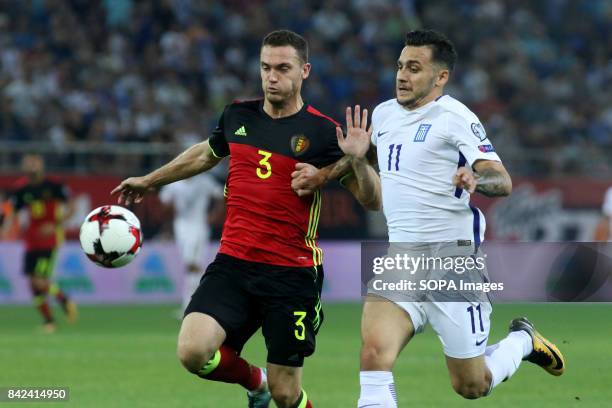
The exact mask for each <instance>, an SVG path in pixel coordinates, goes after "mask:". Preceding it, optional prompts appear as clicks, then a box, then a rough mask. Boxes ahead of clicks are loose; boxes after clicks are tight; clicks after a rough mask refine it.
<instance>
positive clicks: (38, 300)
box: [34, 295, 53, 323]
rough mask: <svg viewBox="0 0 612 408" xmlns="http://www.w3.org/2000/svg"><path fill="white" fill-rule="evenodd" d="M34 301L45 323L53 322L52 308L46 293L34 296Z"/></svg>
mask: <svg viewBox="0 0 612 408" xmlns="http://www.w3.org/2000/svg"><path fill="white" fill-rule="evenodd" d="M34 303H35V304H36V308H37V309H38V311H39V312H40V314H41V315H42V317H43V319H44V320H45V323H52V322H53V316H52V315H51V308H50V307H49V302H47V297H46V296H45V295H37V296H34Z"/></svg>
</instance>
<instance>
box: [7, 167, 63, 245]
mask: <svg viewBox="0 0 612 408" xmlns="http://www.w3.org/2000/svg"><path fill="white" fill-rule="evenodd" d="M67 199H68V192H67V189H66V187H64V186H63V185H62V184H60V183H57V182H55V181H53V180H51V179H49V178H45V179H44V180H43V181H42V182H41V183H39V184H31V183H29V182H28V180H27V179H25V178H24V179H21V180H19V181H18V187H17V189H16V190H15V192H14V193H13V197H12V202H13V206H14V207H15V212H20V211H22V210H25V211H27V215H28V226H27V227H26V229H25V231H24V240H25V244H26V250H28V251H31V250H38V249H54V248H55V247H57V245H59V243H60V241H61V240H62V239H63V229H62V226H61V221H62V214H61V211H62V204H63V203H64V202H66V200H67ZM49 225H50V226H51V227H52V228H53V229H52V230H51V231H49V233H43V230H44V228H49V227H48V226H49ZM46 226H47V227H46Z"/></svg>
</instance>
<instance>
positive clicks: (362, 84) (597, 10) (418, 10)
mask: <svg viewBox="0 0 612 408" xmlns="http://www.w3.org/2000/svg"><path fill="white" fill-rule="evenodd" d="M421 27H428V28H435V29H438V30H440V31H442V32H444V33H446V34H447V35H448V36H449V38H450V39H451V40H452V41H453V42H454V43H455V44H456V46H457V49H458V53H459V63H458V66H457V69H456V72H455V73H454V74H453V77H452V80H451V83H450V86H448V88H447V93H448V94H450V95H452V96H454V97H456V98H458V99H459V100H461V101H463V102H464V103H465V104H467V105H468V106H469V107H470V108H471V109H472V110H473V111H474V112H475V113H476V114H477V115H479V117H480V118H481V120H482V121H483V123H484V124H485V128H486V129H487V133H488V134H489V135H490V136H491V139H492V140H493V142H494V144H495V145H496V148H497V150H498V151H499V152H500V154H501V156H502V158H504V159H505V161H506V163H507V164H508V166H509V167H510V170H511V172H512V174H514V175H526V176H556V175H562V174H581V173H582V174H589V175H591V176H597V175H602V176H607V177H609V176H610V174H612V169H611V167H610V166H611V163H612V2H610V1H607V0H539V1H530V0H436V1H426V0H399V1H391V0H325V1H304V2H294V1H290V0H271V1H257V0H235V1H223V2H219V1H209V0H153V1H133V0H23V1H5V2H2V3H1V6H0V32H1V33H2V34H1V35H0V143H4V145H5V146H9V145H14V144H15V143H16V142H19V143H21V142H24V141H29V142H33V143H36V144H37V145H40V146H46V148H47V149H51V150H53V149H57V151H62V152H70V151H71V150H70V146H71V145H75V144H78V143H79V142H92V143H95V144H96V145H99V146H102V144H104V146H106V145H107V144H108V145H112V144H116V145H117V144H118V143H120V142H136V143H139V142H140V143H143V144H142V147H141V148H139V149H140V151H141V152H142V153H141V154H139V155H136V156H133V155H132V156H129V159H125V158H122V157H119V156H118V155H117V154H108V155H103V154H97V155H94V156H93V157H91V158H90V159H87V160H86V163H85V164H83V163H80V164H79V165H80V166H83V165H84V166H85V167H86V169H87V170H88V171H91V172H108V171H109V170H110V169H112V168H113V167H112V166H111V165H113V164H115V166H114V170H115V171H116V172H133V171H136V172H138V173H142V171H143V170H145V169H147V167H151V166H153V165H155V164H157V163H155V162H152V161H151V160H150V159H149V158H147V155H146V154H145V153H146V152H147V150H148V147H147V144H144V143H149V142H157V143H161V144H167V146H169V149H168V150H167V151H166V152H167V153H168V155H173V153H172V152H174V151H178V149H179V148H180V147H184V146H186V145H189V144H192V143H195V142H198V141H200V140H202V139H204V138H206V137H207V136H208V134H209V132H210V130H212V128H213V127H214V126H215V124H216V121H217V119H218V116H219V114H220V112H221V111H222V109H223V107H224V105H225V104H227V103H229V102H231V101H232V100H234V99H236V98H246V97H253V96H258V95H260V93H261V92H260V91H261V88H260V78H259V64H258V57H259V47H260V43H261V39H262V38H263V36H264V35H265V34H266V33H268V32H269V31H271V30H273V29H276V28H288V29H291V30H294V31H296V32H298V33H301V34H303V35H304V36H305V37H306V38H307V39H308V40H309V42H310V62H311V63H312V65H313V71H312V75H311V77H310V78H309V79H308V80H307V82H306V85H305V88H304V96H305V99H306V100H307V101H308V102H309V103H311V104H313V105H314V106H315V107H317V109H319V110H321V111H323V112H325V113H327V114H329V115H331V116H334V117H336V118H341V119H342V118H343V114H342V112H343V110H344V108H345V106H347V105H352V104H356V103H359V104H361V105H363V106H369V107H372V108H373V107H374V106H375V105H376V104H377V103H379V102H381V101H384V100H387V99H390V98H392V97H393V92H394V80H395V71H396V59H397V57H398V55H399V52H400V50H401V48H402V46H403V38H404V34H405V32H407V31H409V30H412V29H416V28H421ZM11 142H15V143H13V144H11ZM117 146H119V145H117ZM156 146H157V145H156ZM170 147H173V148H172V149H170ZM173 149H174V150H173ZM4 151H5V152H4V153H0V156H1V157H0V158H2V159H3V161H4V162H5V167H4V170H6V168H7V166H6V163H10V162H11V161H14V162H15V163H17V162H18V159H17V155H12V154H11V153H10V151H9V150H8V149H4ZM164 151H165V150H164ZM171 153H172V154H171ZM77 156H78V155H75V154H73V153H61V154H56V155H49V157H48V162H49V164H50V167H51V168H52V169H60V170H71V169H75V168H76V167H75V166H77V164H78V158H77ZM121 160H124V161H123V162H122V161H121ZM127 163H129V165H127ZM8 166H10V164H9V165H8Z"/></svg>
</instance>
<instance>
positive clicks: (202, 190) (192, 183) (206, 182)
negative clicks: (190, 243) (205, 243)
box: [159, 173, 223, 237]
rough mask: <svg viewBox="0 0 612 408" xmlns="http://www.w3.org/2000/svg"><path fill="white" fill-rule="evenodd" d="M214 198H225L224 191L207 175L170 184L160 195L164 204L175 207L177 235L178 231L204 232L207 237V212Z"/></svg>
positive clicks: (199, 175)
mask: <svg viewBox="0 0 612 408" xmlns="http://www.w3.org/2000/svg"><path fill="white" fill-rule="evenodd" d="M213 197H218V198H220V197H223V189H222V188H221V186H220V185H219V184H218V183H217V182H216V181H215V180H214V179H213V177H211V176H210V175H208V174H205V173H201V174H198V175H196V176H193V177H191V178H188V179H185V180H180V181H177V182H175V183H172V184H168V185H167V186H164V187H163V188H162V190H161V192H160V193H159V199H160V200H161V201H162V202H163V203H165V204H172V205H173V206H174V229H175V234H176V233H177V231H181V233H182V234H186V233H188V232H187V231H194V233H198V232H201V231H203V232H204V235H205V236H206V237H208V235H209V234H208V229H209V228H208V223H207V222H206V219H205V217H206V210H207V208H208V205H209V204H210V200H211V199H212V198H213Z"/></svg>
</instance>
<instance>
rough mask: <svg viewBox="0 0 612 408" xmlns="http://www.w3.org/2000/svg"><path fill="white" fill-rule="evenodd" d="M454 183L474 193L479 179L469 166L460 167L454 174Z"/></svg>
mask: <svg viewBox="0 0 612 408" xmlns="http://www.w3.org/2000/svg"><path fill="white" fill-rule="evenodd" d="M453 184H454V185H455V186H457V187H459V188H462V189H464V190H467V192H469V193H470V194H473V193H474V191H476V186H477V185H478V181H477V180H476V177H475V176H474V173H473V172H472V171H471V170H470V169H468V168H467V167H459V168H458V169H457V172H456V173H455V175H454V176H453Z"/></svg>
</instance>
